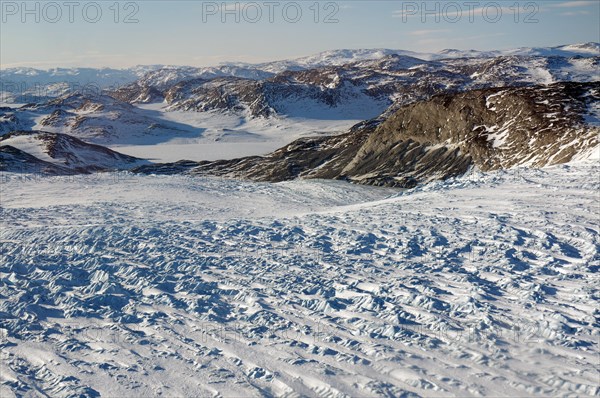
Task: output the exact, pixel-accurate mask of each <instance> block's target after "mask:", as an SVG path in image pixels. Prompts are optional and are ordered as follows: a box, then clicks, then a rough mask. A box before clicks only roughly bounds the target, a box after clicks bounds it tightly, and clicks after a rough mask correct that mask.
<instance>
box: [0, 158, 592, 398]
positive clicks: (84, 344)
mask: <svg viewBox="0 0 600 398" xmlns="http://www.w3.org/2000/svg"><path fill="white" fill-rule="evenodd" d="M599 172H600V166H599V165H598V162H597V161H591V162H587V163H586V162H583V163H579V164H571V165H563V166H556V167H551V168H546V169H525V168H523V169H514V170H508V171H502V172H495V173H488V174H482V173H478V172H473V173H471V174H469V175H467V176H465V177H462V178H458V179H452V180H448V181H445V182H438V183H433V184H429V185H425V186H422V187H419V188H417V189H415V190H412V191H404V192H399V191H395V190H389V189H379V188H372V187H365V186H357V185H350V184H347V183H344V182H332V181H294V182H288V183H279V184H267V183H251V182H242V181H233V180H221V179H216V178H215V179H212V178H190V177H185V176H135V175H130V174H127V173H116V174H115V173H107V174H97V175H91V176H75V177H39V176H32V175H30V176H24V175H17V174H10V173H6V174H3V175H2V184H1V187H2V191H1V205H2V207H1V213H2V220H3V225H2V229H1V232H0V239H1V247H2V249H1V255H2V261H1V262H0V298H1V301H0V303H1V306H2V307H1V308H0V326H1V327H2V329H1V333H2V342H1V346H0V347H1V355H2V357H1V367H0V380H1V390H0V393H1V394H0V395H1V396H3V397H5V396H6V397H10V396H26V397H33V396H46V395H47V396H59V397H61V396H64V397H66V396H108V397H117V396H118V397H134V396H140V397H147V396H169V397H171V396H223V397H229V396H361V397H369V396H388V397H398V396H482V395H487V396H509V395H510V396H564V395H566V396H571V395H572V396H594V395H598V394H600V387H599V377H600V374H599V372H600V366H599V363H600V362H599V361H600V351H599V343H600V308H599V299H600V291H599V288H598V286H600V283H599V282H600V274H599V272H598V271H599V269H600V262H599V255H598V249H599V247H600V239H599V236H598V227H599V225H598V221H599V217H600V208H599V206H600V196H599V195H600V193H599V192H600V181H599V179H598V175H599Z"/></svg>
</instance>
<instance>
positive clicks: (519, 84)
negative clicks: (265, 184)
mask: <svg viewBox="0 0 600 398" xmlns="http://www.w3.org/2000/svg"><path fill="white" fill-rule="evenodd" d="M599 65H600V45H599V44H598V43H586V44H577V45H567V46H559V47H552V48H521V49H517V50H510V51H492V52H478V51H458V50H445V51H442V52H440V53H436V54H424V53H413V52H407V51H399V50H385V49H376V50H337V51H330V52H325V53H320V54H317V55H315V56H310V57H304V58H298V59H294V60H287V61H277V62H270V63H263V64H256V65H250V64H239V63H237V64H223V65H220V66H216V67H208V68H193V67H164V66H149V67H136V68H132V69H128V70H120V71H118V70H111V69H98V70H93V69H55V70H51V71H38V70H34V69H24V68H20V69H8V70H4V71H3V72H2V75H1V76H0V82H1V85H2V96H3V98H4V100H7V99H8V100H10V101H9V102H14V103H19V102H20V100H23V99H34V101H33V102H30V101H28V103H27V104H24V105H10V104H9V106H4V107H2V108H0V133H1V134H3V136H2V138H1V139H0V145H2V157H1V158H0V168H1V169H3V170H8V171H11V170H15V168H18V169H19V170H28V168H23V164H34V163H35V164H37V165H38V166H36V167H38V169H39V165H40V164H43V163H39V162H40V161H41V162H47V161H48V159H42V158H43V157H44V156H46V157H47V156H50V158H52V159H55V160H56V159H59V160H58V163H57V162H56V161H54V162H50V164H51V165H52V167H50V166H49V165H46V166H45V167H44V168H43V170H48V171H50V170H51V172H52V173H54V174H57V173H59V174H60V173H73V172H90V171H94V170H110V169H131V170H132V171H135V172H143V173H181V172H183V173H189V174H192V175H197V174H202V175H205V174H211V175H223V176H228V177H242V178H250V179H256V180H262V181H283V180H289V179H294V178H335V179H346V180H349V181H352V182H357V183H364V184H371V185H388V186H401V187H412V186H415V185H416V184H418V183H420V182H427V181H430V180H434V179H440V178H442V179H444V178H447V177H449V176H454V175H458V174H462V173H464V172H466V171H467V170H468V169H470V168H472V167H476V168H478V169H481V170H493V169H500V168H509V167H514V166H518V165H529V166H535V167H540V166H544V165H548V164H556V163H563V162H568V161H571V160H576V159H580V158H585V157H589V156H592V155H593V154H595V153H596V152H595V150H596V149H597V147H598V132H599V127H598V126H599V123H598V121H599V120H600V116H599V114H600V110H599V109H600V107H599V99H600V97H599V92H600V89H599V87H598V81H600V68H599ZM32 82H37V83H36V84H37V88H38V89H39V88H40V87H46V90H45V91H43V90H42V91H38V94H40V95H36V94H35V93H34V94H32V93H31V92H30V91H28V90H24V91H19V90H18V89H17V88H19V87H21V88H22V87H23V86H25V87H30V86H31V84H32ZM86 84H88V85H90V84H92V85H95V86H94V87H97V88H98V90H89V89H82V87H84V86H85V85H86ZM7 88H8V89H7ZM11 90H12V91H11ZM172 115H177V116H178V117H179V118H180V119H181V120H179V119H173V118H172V117H170V116H172ZM182 115H192V116H193V115H206V117H207V118H211V117H217V116H221V115H232V116H235V117H236V118H237V119H236V120H238V122H236V123H239V121H251V120H264V121H265V123H270V124H273V125H274V126H278V125H280V124H282V123H284V122H286V121H288V126H291V128H292V129H293V126H294V124H293V123H291V122H289V121H292V122H293V121H296V120H313V121H325V122H328V121H338V122H339V121H357V120H362V122H360V123H358V124H355V125H354V126H353V127H350V126H352V124H354V122H352V123H350V124H349V125H348V128H347V129H346V130H345V131H336V132H332V133H329V134H327V135H323V134H316V133H317V131H310V130H309V131H306V132H302V133H301V134H299V135H300V137H299V139H298V140H296V141H294V142H292V143H291V144H287V145H285V146H283V147H282V148H280V149H278V150H276V151H275V152H272V153H270V154H266V153H257V154H253V156H248V157H241V158H238V159H227V160H222V161H211V162H209V161H206V160H203V159H202V156H201V154H199V156H198V157H197V158H195V159H188V161H184V162H176V163H169V164H151V163H150V162H146V163H141V162H142V161H141V160H140V159H137V158H135V157H132V156H128V155H124V154H118V152H115V151H114V150H112V151H111V150H110V149H108V148H106V150H105V151H104V150H101V151H100V152H101V153H102V154H103V156H108V157H107V158H106V159H104V158H103V160H102V161H101V162H98V157H97V156H96V155H97V153H95V154H94V155H93V156H91V155H89V153H90V151H88V150H87V149H89V148H87V149H86V151H84V152H85V154H80V153H79V152H81V151H82V150H81V148H82V147H83V144H85V143H90V144H93V145H95V147H94V148H95V150H94V151H91V152H97V149H98V147H97V146H112V145H133V144H136V145H138V144H139V145H146V146H152V145H155V144H157V143H161V142H164V141H169V140H173V139H178V138H181V137H186V138H189V137H190V136H201V135H202V133H201V132H202V130H203V129H202V128H201V126H200V127H199V126H198V125H191V124H189V123H188V122H187V118H188V116H185V118H184V117H183V116H182ZM192 116H189V117H192ZM233 127H235V126H233ZM224 130H228V129H224ZM231 131H235V130H231ZM275 131H276V132H277V131H278V130H277V127H275ZM14 132H19V133H17V134H15V133H14ZM26 132H29V133H26ZM283 134H284V133H283V132H281V133H280V135H283ZM231 135H235V134H231ZM26 136H28V137H29V138H30V139H28V140H24V139H23V137H26ZM15 137H20V138H19V139H15ZM34 137H37V138H34ZM39 137H43V139H42V140H41V142H46V143H47V142H59V141H60V142H62V141H65V140H67V141H68V140H71V141H70V142H71V143H77V145H69V146H65V147H64V149H63V150H64V153H63V155H61V156H59V157H58V158H56V157H53V156H51V155H50V152H51V151H50V149H43V148H46V147H44V146H42V147H41V148H42V149H41V151H37V152H35V151H34V152H31V151H32V148H33V147H32V146H31V145H30V144H31V140H33V141H35V140H37V139H38V138H39ZM66 137H69V138H66ZM281 139H282V142H285V137H284V138H281ZM217 140H218V138H217ZM25 141H27V143H25ZM38 141H39V140H38ZM290 141H291V139H290V140H288V142H290ZM223 145H226V144H223ZM8 147H10V148H8ZM47 147H48V146H47ZM49 147H53V145H50V146H49ZM36 148H37V147H36ZM113 149H117V150H118V149H119V148H113ZM109 151H110V152H109ZM67 154H68V155H67ZM32 157H33V158H35V159H36V160H35V161H34V160H33V159H32ZM67 158H71V159H74V158H77V159H78V161H77V162H75V163H73V162H68V161H67ZM86 159H87V160H86Z"/></svg>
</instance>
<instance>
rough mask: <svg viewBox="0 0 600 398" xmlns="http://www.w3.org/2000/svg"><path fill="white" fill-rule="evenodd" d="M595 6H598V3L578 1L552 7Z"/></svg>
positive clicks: (584, 0)
mask: <svg viewBox="0 0 600 398" xmlns="http://www.w3.org/2000/svg"><path fill="white" fill-rule="evenodd" d="M595 4H596V5H597V4H598V1H589V0H577V1H565V2H564V3H558V4H552V5H551V6H550V7H556V8H572V7H588V6H592V5H595Z"/></svg>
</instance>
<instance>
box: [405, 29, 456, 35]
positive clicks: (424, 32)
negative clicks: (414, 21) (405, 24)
mask: <svg viewBox="0 0 600 398" xmlns="http://www.w3.org/2000/svg"><path fill="white" fill-rule="evenodd" d="M448 32H451V30H449V29H422V30H413V31H412V32H410V33H409V35H411V36H430V35H435V34H438V33H448Z"/></svg>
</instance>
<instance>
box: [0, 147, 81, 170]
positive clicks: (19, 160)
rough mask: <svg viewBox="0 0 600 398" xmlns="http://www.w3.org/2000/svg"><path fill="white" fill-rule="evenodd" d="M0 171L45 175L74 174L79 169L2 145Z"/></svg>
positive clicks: (0, 149) (0, 148)
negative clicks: (75, 169)
mask: <svg viewBox="0 0 600 398" xmlns="http://www.w3.org/2000/svg"><path fill="white" fill-rule="evenodd" d="M0 171H9V172H12V173H30V174H43V175H74V174H79V173H78V172H77V171H74V170H71V169H69V168H67V167H63V166H59V165H56V164H54V163H51V162H46V161H43V160H41V159H38V158H36V157H35V156H33V155H30V154H29V153H27V152H24V151H22V150H20V149H17V148H15V147H13V146H10V145H0Z"/></svg>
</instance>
